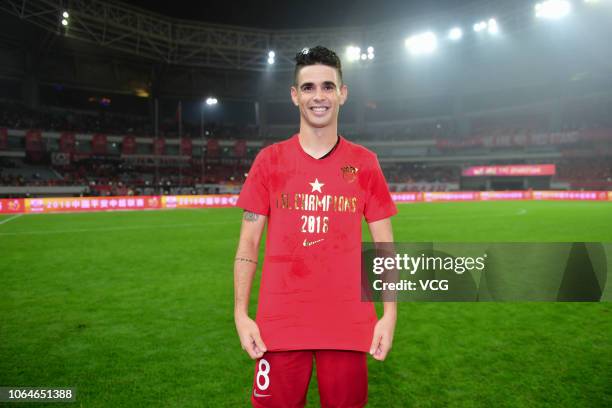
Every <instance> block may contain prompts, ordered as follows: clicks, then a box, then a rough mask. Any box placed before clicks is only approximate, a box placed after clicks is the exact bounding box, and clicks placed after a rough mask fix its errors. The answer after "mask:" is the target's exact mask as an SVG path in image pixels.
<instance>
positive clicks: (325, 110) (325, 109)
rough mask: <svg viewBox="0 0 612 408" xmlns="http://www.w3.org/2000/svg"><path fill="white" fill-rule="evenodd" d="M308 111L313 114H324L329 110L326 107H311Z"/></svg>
mask: <svg viewBox="0 0 612 408" xmlns="http://www.w3.org/2000/svg"><path fill="white" fill-rule="evenodd" d="M310 110H311V111H313V112H315V113H324V112H327V111H328V110H329V107H327V106H313V107H312V108H310Z"/></svg>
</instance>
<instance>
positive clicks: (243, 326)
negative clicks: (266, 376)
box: [234, 211, 267, 359]
mask: <svg viewBox="0 0 612 408" xmlns="http://www.w3.org/2000/svg"><path fill="white" fill-rule="evenodd" d="M266 218H267V217H266V216H264V215H259V214H256V213H253V212H250V211H244V213H243V217H242V227H241V228H240V240H239V242H238V250H237V251H236V257H235V259H234V321H235V323H236V330H237V331H238V336H239V337H240V343H241V345H242V348H243V349H244V350H245V351H246V352H247V353H248V354H249V356H250V357H251V358H253V359H256V358H259V357H261V356H262V355H263V353H265V351H266V346H265V344H264V342H263V341H262V339H261V336H260V334H259V328H258V327H257V324H256V323H255V321H254V320H253V319H251V318H250V317H249V298H250V297H251V286H252V284H253V277H254V276H255V271H256V269H257V258H258V254H259V242H260V241H261V235H262V233H263V229H264V226H265V225H266Z"/></svg>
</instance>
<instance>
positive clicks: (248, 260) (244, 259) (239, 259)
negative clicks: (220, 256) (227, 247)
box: [236, 257, 257, 265]
mask: <svg viewBox="0 0 612 408" xmlns="http://www.w3.org/2000/svg"><path fill="white" fill-rule="evenodd" d="M236 261H238V262H249V263H252V264H255V265H257V261H254V260H252V259H249V258H241V257H238V258H236Z"/></svg>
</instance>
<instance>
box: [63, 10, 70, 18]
mask: <svg viewBox="0 0 612 408" xmlns="http://www.w3.org/2000/svg"><path fill="white" fill-rule="evenodd" d="M62 17H64V18H70V14H68V12H67V11H64V12H63V13H62Z"/></svg>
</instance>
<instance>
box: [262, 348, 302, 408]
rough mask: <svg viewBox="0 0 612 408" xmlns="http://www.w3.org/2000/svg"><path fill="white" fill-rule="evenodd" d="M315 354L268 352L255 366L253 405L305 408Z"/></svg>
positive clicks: (268, 407) (274, 407) (272, 407)
mask: <svg viewBox="0 0 612 408" xmlns="http://www.w3.org/2000/svg"><path fill="white" fill-rule="evenodd" d="M312 358H313V352H312V351H311V350H304V351H303V350H300V351H277V352H267V353H265V354H264V356H263V357H262V358H260V359H258V360H257V361H256V363H255V378H254V381H253V391H252V394H251V402H252V403H253V406H254V407H256V408H298V407H299V408H301V407H303V406H304V405H305V404H306V393H307V392H308V384H309V383H310V377H311V376H312Z"/></svg>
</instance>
